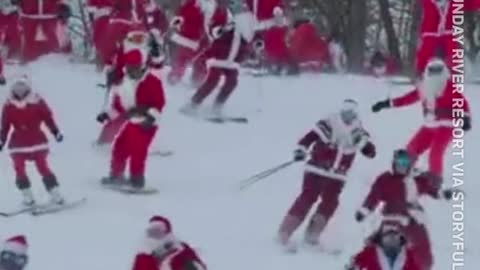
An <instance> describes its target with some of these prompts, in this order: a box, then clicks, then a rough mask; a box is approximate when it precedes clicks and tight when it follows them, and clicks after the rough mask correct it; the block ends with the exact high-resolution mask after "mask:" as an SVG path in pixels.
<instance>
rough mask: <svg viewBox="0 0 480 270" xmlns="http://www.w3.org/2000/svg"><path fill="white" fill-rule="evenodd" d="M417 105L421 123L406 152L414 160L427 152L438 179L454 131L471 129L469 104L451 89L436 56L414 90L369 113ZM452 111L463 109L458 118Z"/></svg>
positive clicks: (430, 167)
mask: <svg viewBox="0 0 480 270" xmlns="http://www.w3.org/2000/svg"><path fill="white" fill-rule="evenodd" d="M417 102H421V103H422V106H423V115H424V124H423V125H422V127H421V128H420V129H419V130H418V131H417V132H416V133H415V134H414V135H413V137H412V138H411V139H410V141H409V143H408V145H407V150H408V152H409V153H410V155H412V156H413V157H414V158H415V159H417V158H418V157H419V156H420V155H421V154H423V153H425V152H426V151H427V150H430V152H429V170H430V172H431V173H432V174H434V175H435V176H436V177H437V178H438V179H439V180H440V179H441V178H442V177H443V157H444V155H445V151H446V149H447V147H448V145H449V143H450V141H451V140H452V136H453V135H452V131H453V128H454V127H460V128H462V127H463V129H464V130H465V131H468V130H470V128H471V118H470V112H469V111H470V110H469V106H468V102H467V100H466V98H465V97H464V96H463V94H462V93H459V92H458V91H457V90H455V89H454V86H453V83H452V81H451V80H450V72H449V69H448V67H447V65H446V64H445V62H444V61H443V60H442V59H440V58H436V57H435V58H433V59H432V60H431V61H429V63H428V65H427V67H426V69H425V71H424V74H423V79H422V81H421V82H420V83H419V85H418V87H416V88H415V89H414V90H412V91H410V92H408V93H407V94H405V95H403V96H400V97H396V98H392V99H387V100H383V101H379V102H377V103H375V104H374V105H373V106H372V111H373V112H379V111H381V110H383V109H387V108H398V107H404V106H409V105H412V104H415V103H417ZM454 109H455V111H458V110H462V112H461V115H458V112H455V111H454ZM454 112H455V113H454ZM454 116H455V117H454ZM454 118H455V119H454ZM456 118H460V119H456Z"/></svg>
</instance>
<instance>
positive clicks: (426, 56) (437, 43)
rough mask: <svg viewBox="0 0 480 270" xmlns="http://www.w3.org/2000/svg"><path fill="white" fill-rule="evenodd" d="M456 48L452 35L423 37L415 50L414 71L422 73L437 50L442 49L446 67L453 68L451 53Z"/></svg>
mask: <svg viewBox="0 0 480 270" xmlns="http://www.w3.org/2000/svg"><path fill="white" fill-rule="evenodd" d="M457 47H458V46H457V45H456V42H455V41H453V36H452V35H442V36H423V37H422V38H421V40H420V44H419V46H418V50H417V57H416V64H415V70H416V71H417V74H421V73H423V70H424V69H425V67H426V66H427V63H428V61H429V60H430V59H431V58H432V57H433V56H434V55H435V53H436V50H437V49H439V48H440V49H443V51H444V52H445V59H446V62H447V66H448V67H452V66H453V51H454V49H455V48H457Z"/></svg>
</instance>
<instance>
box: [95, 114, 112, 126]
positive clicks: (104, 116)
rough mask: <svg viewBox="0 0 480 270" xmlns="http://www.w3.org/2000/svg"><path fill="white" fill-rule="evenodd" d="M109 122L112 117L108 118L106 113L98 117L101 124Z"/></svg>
mask: <svg viewBox="0 0 480 270" xmlns="http://www.w3.org/2000/svg"><path fill="white" fill-rule="evenodd" d="M108 120H110V116H108V113H106V112H102V113H100V114H99V115H97V122H99V123H100V124H103V123H105V121H108Z"/></svg>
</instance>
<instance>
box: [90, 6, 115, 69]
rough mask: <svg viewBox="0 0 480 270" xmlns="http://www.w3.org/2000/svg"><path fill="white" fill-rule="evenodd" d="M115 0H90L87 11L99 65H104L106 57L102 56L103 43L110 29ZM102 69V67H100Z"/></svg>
mask: <svg viewBox="0 0 480 270" xmlns="http://www.w3.org/2000/svg"><path fill="white" fill-rule="evenodd" d="M113 4H114V1H113V0H88V1H87V12H88V16H89V19H90V22H91V23H92V30H93V33H92V37H91V38H92V39H93V40H92V42H93V46H94V48H95V51H96V54H97V57H96V60H97V65H98V66H99V67H101V66H103V64H104V63H105V61H106V59H103V58H102V54H101V51H102V44H103V42H106V41H104V40H103V39H104V38H105V36H106V35H105V33H106V31H107V30H108V24H109V20H110V14H111V13H112V11H113ZM100 69H101V68H100Z"/></svg>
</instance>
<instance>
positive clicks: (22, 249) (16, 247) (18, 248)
mask: <svg viewBox="0 0 480 270" xmlns="http://www.w3.org/2000/svg"><path fill="white" fill-rule="evenodd" d="M1 250H2V251H10V252H13V253H15V254H23V255H25V254H27V250H28V247H27V246H26V245H24V244H20V243H18V242H13V241H9V242H6V243H5V245H4V246H3V248H2V249H1Z"/></svg>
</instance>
